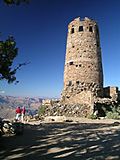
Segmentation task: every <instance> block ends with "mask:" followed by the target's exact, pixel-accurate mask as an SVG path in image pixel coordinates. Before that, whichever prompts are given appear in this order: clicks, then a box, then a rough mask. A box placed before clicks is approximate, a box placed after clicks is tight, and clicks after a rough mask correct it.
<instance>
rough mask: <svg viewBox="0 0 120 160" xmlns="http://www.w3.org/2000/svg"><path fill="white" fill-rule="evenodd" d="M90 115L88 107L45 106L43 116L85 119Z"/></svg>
mask: <svg viewBox="0 0 120 160" xmlns="http://www.w3.org/2000/svg"><path fill="white" fill-rule="evenodd" d="M90 113H91V107H90V106H88V105H80V104H76V105H56V106H46V109H45V113H44V115H45V116H67V117H87V116H88V115H90Z"/></svg>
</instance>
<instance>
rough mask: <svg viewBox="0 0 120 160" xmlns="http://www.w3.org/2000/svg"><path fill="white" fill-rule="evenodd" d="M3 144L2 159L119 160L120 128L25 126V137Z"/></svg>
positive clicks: (81, 124)
mask: <svg viewBox="0 0 120 160" xmlns="http://www.w3.org/2000/svg"><path fill="white" fill-rule="evenodd" d="M118 125H119V124H118ZM0 141H1V142H0V159H1V160H11V159H12V160H14V159H15V160H27V159H28V160H40V159H41V160H46V159H56V160H59V159H66V160H67V159H68V160H71V159H72V160H75V159H80V160H102V159H104V160H111V159H115V160H117V159H120V129H119V127H116V126H115V124H98V123H97V124H95V123H94V124H93V123H92V124H86V123H78V124H70V123H51V124H42V125H34V126H32V125H25V131H24V134H23V135H21V136H11V137H3V138H2V139H1V140H0Z"/></svg>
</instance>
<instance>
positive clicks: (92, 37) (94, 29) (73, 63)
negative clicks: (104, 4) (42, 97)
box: [62, 17, 103, 104]
mask: <svg viewBox="0 0 120 160" xmlns="http://www.w3.org/2000/svg"><path fill="white" fill-rule="evenodd" d="M102 91H103V69H102V60H101V47H100V38H99V30H98V25H97V23H96V22H95V21H94V20H91V19H89V18H87V17H85V18H84V19H83V20H81V19H80V17H79V18H76V19H74V20H73V21H72V22H71V23H70V24H69V25H68V35H67V45H66V59H65V66H64V88H63V92H62V100H63V101H64V102H65V103H67V104H72V103H74V104H75V103H79V104H84V103H87V104H89V103H90V101H91V96H94V97H99V96H102Z"/></svg>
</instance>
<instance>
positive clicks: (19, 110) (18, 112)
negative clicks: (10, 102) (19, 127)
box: [15, 107, 21, 121]
mask: <svg viewBox="0 0 120 160" xmlns="http://www.w3.org/2000/svg"><path fill="white" fill-rule="evenodd" d="M15 119H16V120H17V121H20V119H21V109H20V107H17V108H16V118H15Z"/></svg>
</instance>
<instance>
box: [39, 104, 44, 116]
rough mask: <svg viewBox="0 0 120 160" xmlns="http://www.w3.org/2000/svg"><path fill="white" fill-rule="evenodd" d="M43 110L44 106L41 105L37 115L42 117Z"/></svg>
mask: <svg viewBox="0 0 120 160" xmlns="http://www.w3.org/2000/svg"><path fill="white" fill-rule="evenodd" d="M45 109H46V106H45V105H41V106H40V107H39V110H38V115H39V116H43V115H44V113H45Z"/></svg>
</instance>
